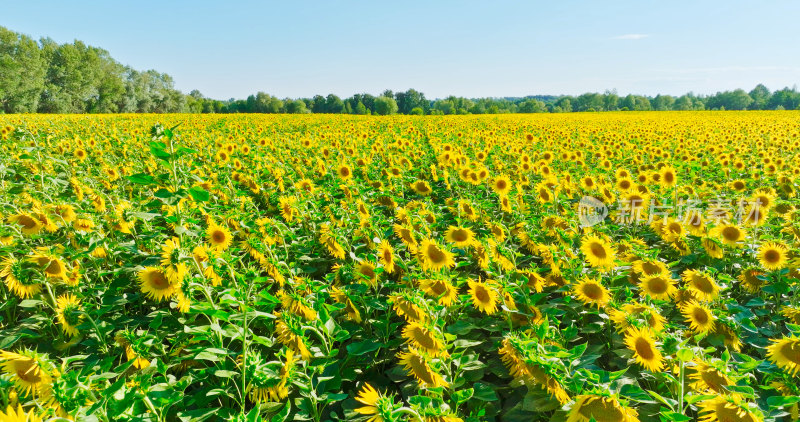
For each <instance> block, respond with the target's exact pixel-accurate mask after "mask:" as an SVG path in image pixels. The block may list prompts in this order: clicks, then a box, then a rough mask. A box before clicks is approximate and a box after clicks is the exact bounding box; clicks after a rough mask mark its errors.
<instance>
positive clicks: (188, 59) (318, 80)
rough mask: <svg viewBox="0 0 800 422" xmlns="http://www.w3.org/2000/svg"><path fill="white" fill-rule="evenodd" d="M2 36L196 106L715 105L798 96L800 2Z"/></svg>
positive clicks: (289, 18)
mask: <svg viewBox="0 0 800 422" xmlns="http://www.w3.org/2000/svg"><path fill="white" fill-rule="evenodd" d="M0 10H2V13H0V26H5V27H7V28H9V29H12V30H15V31H18V32H22V33H25V34H27V35H30V36H32V37H34V38H36V39H38V38H40V37H45V36H49V37H50V38H53V39H54V40H56V41H58V42H69V41H72V40H74V39H79V40H82V41H84V42H86V43H88V44H91V45H95V46H98V47H102V48H105V49H106V50H108V51H109V52H110V53H111V55H112V56H113V57H114V58H116V59H117V60H118V61H120V62H122V63H123V64H127V65H130V66H132V67H134V68H136V69H139V70H145V69H156V70H159V71H161V72H166V73H169V74H170V75H172V77H173V78H174V79H175V86H176V87H177V88H178V89H181V90H183V91H184V92H189V91H190V90H192V89H199V90H200V91H201V92H202V93H203V94H204V95H206V96H209V97H212V98H217V99H227V98H231V97H233V98H244V97H246V96H247V95H249V94H251V93H255V92H256V91H264V92H268V93H270V94H272V95H276V96H278V97H287V96H288V97H305V96H312V95H314V94H323V95H325V94H328V93H334V94H337V95H340V96H343V97H344V96H350V95H352V94H354V93H357V92H368V93H372V94H378V93H380V92H382V91H383V90H384V89H392V90H395V91H397V90H405V89H408V88H415V89H417V90H420V91H422V92H424V93H425V94H426V95H427V97H428V98H440V97H444V96H447V95H451V94H452V95H460V96H467V97H484V96H493V97H501V96H524V95H534V94H573V95H574V94H580V93H584V92H590V91H591V92H603V91H605V90H612V89H616V90H617V92H618V93H619V94H623V95H624V94H628V93H637V94H645V95H655V94H657V93H665V94H673V95H677V94H683V93H685V92H688V91H693V92H695V93H701V94H709V93H714V92H717V91H720V90H726V89H734V88H739V87H741V88H745V89H747V90H749V89H751V88H752V87H753V86H755V85H756V84H757V83H759V82H763V83H764V84H765V85H767V87H768V88H770V89H771V90H776V89H780V88H783V87H785V86H790V87H791V86H793V85H795V84H798V83H800V43H798V40H799V39H800V35H798V34H799V33H798V29H797V28H798V26H797V22H798V17H799V16H800V2H798V1H790V0H786V1H767V0H765V1H758V2H756V1H737V0H727V1H721V0H694V1H648V0H638V1H616V2H612V1H608V2H600V1H577V0H562V1H557V2H556V1H547V2H538V1H537V2H534V1H503V0H493V1H465V0H462V1H435V0H428V1H413V0H408V1H403V2H384V1H377V0H373V1H336V0H328V1H305V2H293V1H282V2H265V1H237V2H222V1H216V2H211V1H203V0H194V1H149V0H142V1H131V2H128V1H100V0H96V1H88V0H83V1H81V0H74V1H40V0H25V1H6V0H3V1H0Z"/></svg>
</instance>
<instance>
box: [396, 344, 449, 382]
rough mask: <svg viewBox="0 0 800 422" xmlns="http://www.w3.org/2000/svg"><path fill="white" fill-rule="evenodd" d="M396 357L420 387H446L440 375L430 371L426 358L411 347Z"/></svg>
mask: <svg viewBox="0 0 800 422" xmlns="http://www.w3.org/2000/svg"><path fill="white" fill-rule="evenodd" d="M397 357H398V358H399V359H400V364H401V365H403V367H404V368H405V369H406V371H408V374H409V375H411V376H413V377H414V378H415V379H416V380H417V382H418V383H419V385H420V387H423V388H425V387H429V388H437V387H446V386H447V385H448V384H447V382H445V380H444V379H443V378H442V376H441V375H439V374H438V373H436V372H435V371H433V369H431V367H430V365H429V364H428V360H427V358H426V357H425V356H424V355H422V354H421V353H419V352H418V351H417V350H416V349H414V348H413V347H409V348H408V352H404V353H399V354H398V355H397Z"/></svg>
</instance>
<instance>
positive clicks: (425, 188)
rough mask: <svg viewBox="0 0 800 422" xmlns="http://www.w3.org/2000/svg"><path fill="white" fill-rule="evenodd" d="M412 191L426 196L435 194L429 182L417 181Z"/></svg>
mask: <svg viewBox="0 0 800 422" xmlns="http://www.w3.org/2000/svg"><path fill="white" fill-rule="evenodd" d="M411 189H413V190H414V192H416V193H418V194H420V195H425V196H427V195H430V194H431V193H432V192H433V189H431V185H429V184H428V182H426V181H424V180H417V181H416V182H414V183H412V184H411Z"/></svg>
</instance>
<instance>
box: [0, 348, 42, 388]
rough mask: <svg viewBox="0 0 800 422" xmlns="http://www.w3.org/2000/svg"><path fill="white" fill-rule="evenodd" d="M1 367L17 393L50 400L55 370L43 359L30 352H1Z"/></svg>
mask: <svg viewBox="0 0 800 422" xmlns="http://www.w3.org/2000/svg"><path fill="white" fill-rule="evenodd" d="M0 361H2V364H0V367H2V368H3V371H4V372H5V373H6V375H7V376H9V377H10V379H11V382H13V383H14V385H15V386H16V389H17V391H19V392H22V393H25V394H28V395H34V396H41V397H43V398H45V399H46V398H49V397H50V395H51V394H52V383H53V375H54V374H53V369H54V368H52V367H51V366H52V365H51V364H50V363H49V362H48V361H47V360H46V359H45V358H44V357H43V356H40V355H39V354H37V353H36V352H32V351H29V350H23V351H21V353H14V352H8V351H5V350H0Z"/></svg>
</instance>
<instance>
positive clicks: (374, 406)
mask: <svg viewBox="0 0 800 422" xmlns="http://www.w3.org/2000/svg"><path fill="white" fill-rule="evenodd" d="M356 401H357V402H359V403H361V404H363V405H364V406H363V407H359V408H357V409H355V411H356V413H358V414H361V415H364V416H369V419H367V422H384V421H389V420H394V418H393V417H392V413H393V411H394V403H393V401H392V399H391V398H389V397H384V396H383V395H381V393H379V392H378V391H377V390H375V388H373V387H372V386H371V385H369V384H368V383H367V384H364V385H363V386H362V387H361V391H359V392H358V396H356Z"/></svg>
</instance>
